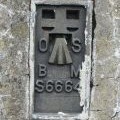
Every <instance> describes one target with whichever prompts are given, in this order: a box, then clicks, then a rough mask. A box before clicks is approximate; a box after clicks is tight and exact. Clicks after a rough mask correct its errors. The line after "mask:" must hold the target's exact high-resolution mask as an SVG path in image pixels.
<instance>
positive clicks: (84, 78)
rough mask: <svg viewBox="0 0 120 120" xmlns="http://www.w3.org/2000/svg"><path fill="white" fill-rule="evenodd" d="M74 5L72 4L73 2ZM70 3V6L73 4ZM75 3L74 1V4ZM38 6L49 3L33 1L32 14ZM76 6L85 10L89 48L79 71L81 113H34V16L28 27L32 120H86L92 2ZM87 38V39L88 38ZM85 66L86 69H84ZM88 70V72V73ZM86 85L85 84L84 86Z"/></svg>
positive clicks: (86, 35)
mask: <svg viewBox="0 0 120 120" xmlns="http://www.w3.org/2000/svg"><path fill="white" fill-rule="evenodd" d="M51 3H52V4H53V5H58V6H60V5H59V3H57V1H56V2H55V1H54V2H52V1H51ZM62 3H63V4H64V5H65V4H66V5H71V3H70V2H65V1H64V2H62ZM73 3H74V2H73ZM73 3H72V4H73ZM76 3H77V2H76V1H75V4H76ZM40 4H47V5H48V4H50V1H48V3H47V2H45V3H44V1H43V2H40V1H39V0H35V1H34V0H33V1H32V3H31V8H32V12H33V13H35V12H36V5H40ZM77 5H84V6H85V7H86V8H87V20H86V31H87V33H88V34H89V35H88V34H85V38H86V39H85V45H86V47H87V48H90V49H89V50H87V51H86V54H87V55H85V61H84V63H83V65H82V68H83V69H82V70H81V77H80V79H81V87H82V89H81V94H80V96H81V101H80V105H83V111H82V113H78V114H76V113H73V114H69V113H61V111H60V112H58V113H54V114H53V113H35V112H34V107H33V106H34V82H35V81H34V78H35V77H34V72H35V71H34V69H33V68H34V67H35V66H34V62H35V61H34V59H35V58H34V50H35V45H34V40H35V29H34V28H35V16H34V19H31V27H30V33H31V34H30V112H29V113H30V119H32V120H33V119H34V120H44V119H48V120H51V119H53V120H56V119H61V117H63V118H65V119H84V120H86V119H88V112H89V111H88V110H89V95H90V75H91V74H90V73H91V71H90V68H91V55H92V53H91V41H92V37H91V34H92V31H91V28H92V24H91V22H92V21H91V20H92V19H91V18H92V2H91V1H89V2H85V1H81V2H78V3H77ZM88 36H89V37H88ZM85 66H87V67H85ZM88 69H89V71H88ZM86 83H87V84H86Z"/></svg>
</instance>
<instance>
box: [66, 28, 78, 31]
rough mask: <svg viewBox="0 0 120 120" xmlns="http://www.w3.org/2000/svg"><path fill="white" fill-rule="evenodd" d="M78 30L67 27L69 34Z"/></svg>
mask: <svg viewBox="0 0 120 120" xmlns="http://www.w3.org/2000/svg"><path fill="white" fill-rule="evenodd" d="M78 29H79V28H76V27H75V28H72V27H67V30H68V31H70V32H75V31H77V30H78Z"/></svg>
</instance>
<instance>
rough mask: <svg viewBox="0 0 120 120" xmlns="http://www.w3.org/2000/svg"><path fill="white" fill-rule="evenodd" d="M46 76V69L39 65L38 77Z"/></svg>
mask: <svg viewBox="0 0 120 120" xmlns="http://www.w3.org/2000/svg"><path fill="white" fill-rule="evenodd" d="M46 75H47V67H46V66H45V65H44V64H39V77H45V76H46Z"/></svg>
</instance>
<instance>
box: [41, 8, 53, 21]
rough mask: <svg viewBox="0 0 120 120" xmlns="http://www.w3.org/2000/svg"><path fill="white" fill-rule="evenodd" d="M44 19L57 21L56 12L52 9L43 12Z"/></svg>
mask: <svg viewBox="0 0 120 120" xmlns="http://www.w3.org/2000/svg"><path fill="white" fill-rule="evenodd" d="M42 18H44V19H55V12H54V10H51V9H44V10H42Z"/></svg>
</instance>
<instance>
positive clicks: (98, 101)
mask: <svg viewBox="0 0 120 120" xmlns="http://www.w3.org/2000/svg"><path fill="white" fill-rule="evenodd" d="M94 2H95V8H94V10H95V16H94V19H93V20H94V22H93V23H94V24H95V21H96V26H95V30H94V39H93V43H94V46H93V53H94V56H93V73H92V75H93V76H92V80H93V87H92V92H91V106H90V115H89V116H90V120H120V114H119V112H120V0H96V1H94ZM29 19H30V0H0V120H28V119H29V115H28V113H29Z"/></svg>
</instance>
